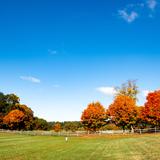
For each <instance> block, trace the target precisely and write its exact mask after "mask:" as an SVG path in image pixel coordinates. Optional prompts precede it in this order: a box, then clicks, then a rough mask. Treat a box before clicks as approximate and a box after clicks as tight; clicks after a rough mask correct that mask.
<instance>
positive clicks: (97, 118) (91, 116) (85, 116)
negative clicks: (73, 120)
mask: <svg viewBox="0 0 160 160" xmlns="http://www.w3.org/2000/svg"><path fill="white" fill-rule="evenodd" d="M105 120H106V112H105V108H104V107H103V106H102V105H101V104H100V103H99V102H96V103H91V104H89V105H88V107H87V109H85V110H84V111H83V113H82V116H81V122H82V124H83V126H84V128H85V129H86V130H88V131H94V132H95V131H97V130H99V129H100V128H101V127H102V126H103V125H104V124H105V123H106V122H105Z"/></svg>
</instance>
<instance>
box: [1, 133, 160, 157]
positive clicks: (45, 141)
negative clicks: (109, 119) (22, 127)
mask: <svg viewBox="0 0 160 160" xmlns="http://www.w3.org/2000/svg"><path fill="white" fill-rule="evenodd" d="M32 159H33V160H160V134H144V135H108V136H83V137H69V138H68V141H67V142H66V141H65V137H55V136H29V135H15V134H7V133H0V160H32Z"/></svg>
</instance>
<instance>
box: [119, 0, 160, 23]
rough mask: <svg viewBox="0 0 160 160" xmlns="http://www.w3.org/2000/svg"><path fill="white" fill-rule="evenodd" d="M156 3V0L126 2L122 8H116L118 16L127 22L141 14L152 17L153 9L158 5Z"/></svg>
mask: <svg viewBox="0 0 160 160" xmlns="http://www.w3.org/2000/svg"><path fill="white" fill-rule="evenodd" d="M158 4H159V3H158V0H145V1H143V2H142V3H131V4H127V5H126V6H124V8H123V9H121V10H118V16H119V17H121V18H122V19H123V20H125V21H126V22H128V23H131V22H133V21H135V20H136V19H137V18H139V17H142V16H147V17H149V18H153V11H155V9H156V8H157V7H158ZM146 14H148V15H146Z"/></svg>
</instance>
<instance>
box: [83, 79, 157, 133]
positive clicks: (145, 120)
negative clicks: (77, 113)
mask: <svg viewBox="0 0 160 160" xmlns="http://www.w3.org/2000/svg"><path fill="white" fill-rule="evenodd" d="M115 89H116V95H115V97H114V100H113V103H112V104H110V105H109V106H108V108H107V109H105V108H104V107H103V106H102V105H101V103H100V102H93V103H91V104H89V105H88V106H87V108H86V109H85V110H84V111H83V113H82V116H81V121H82V124H83V126H84V128H85V129H86V130H88V131H93V132H95V131H98V130H100V129H103V127H104V126H106V125H107V124H114V125H115V126H117V127H119V128H121V129H123V130H125V129H130V130H132V131H133V130H134V129H135V128H141V129H143V128H146V127H160V90H156V91H154V92H150V93H149V94H148V95H147V97H146V102H145V104H144V106H138V105H137V101H138V99H137V94H138V93H139V90H138V87H137V85H136V81H128V82H126V83H124V84H122V86H121V87H118V88H115Z"/></svg>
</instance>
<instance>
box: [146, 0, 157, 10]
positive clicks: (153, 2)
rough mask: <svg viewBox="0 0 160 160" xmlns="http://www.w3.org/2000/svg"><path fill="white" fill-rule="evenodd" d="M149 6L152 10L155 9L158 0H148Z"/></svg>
mask: <svg viewBox="0 0 160 160" xmlns="http://www.w3.org/2000/svg"><path fill="white" fill-rule="evenodd" d="M147 5H148V8H150V9H151V10H154V9H155V8H156V6H157V1H156V0H148V1H147Z"/></svg>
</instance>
